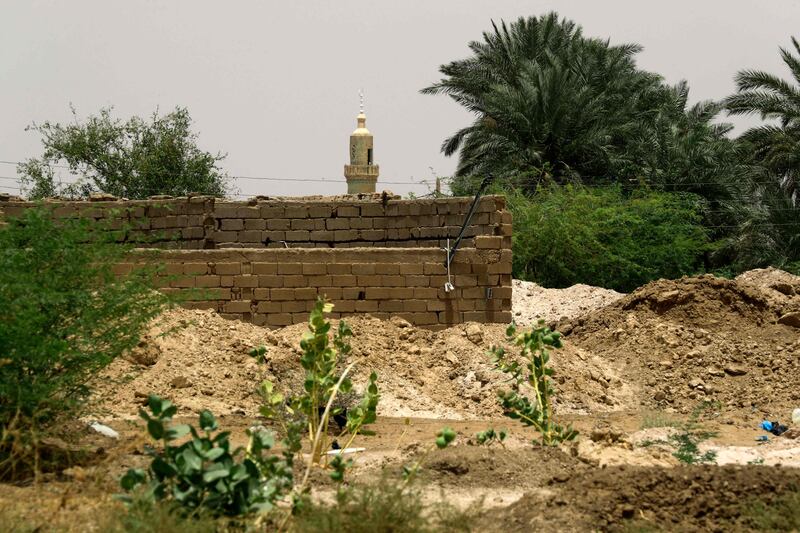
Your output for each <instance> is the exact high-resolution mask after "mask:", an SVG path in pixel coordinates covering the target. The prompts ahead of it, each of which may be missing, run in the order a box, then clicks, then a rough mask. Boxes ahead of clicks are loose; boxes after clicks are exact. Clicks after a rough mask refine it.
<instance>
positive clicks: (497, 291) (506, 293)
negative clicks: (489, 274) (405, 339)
mask: <svg viewBox="0 0 800 533" xmlns="http://www.w3.org/2000/svg"><path fill="white" fill-rule="evenodd" d="M511 292H512V289H511V287H494V288H493V289H492V298H497V299H500V300H502V299H507V298H511Z"/></svg>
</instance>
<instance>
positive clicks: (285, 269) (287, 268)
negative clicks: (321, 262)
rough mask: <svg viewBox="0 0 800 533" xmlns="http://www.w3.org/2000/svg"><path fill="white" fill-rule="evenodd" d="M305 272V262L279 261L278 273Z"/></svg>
mask: <svg viewBox="0 0 800 533" xmlns="http://www.w3.org/2000/svg"><path fill="white" fill-rule="evenodd" d="M302 273H303V264H302V263H279V264H278V274H281V275H284V274H302Z"/></svg>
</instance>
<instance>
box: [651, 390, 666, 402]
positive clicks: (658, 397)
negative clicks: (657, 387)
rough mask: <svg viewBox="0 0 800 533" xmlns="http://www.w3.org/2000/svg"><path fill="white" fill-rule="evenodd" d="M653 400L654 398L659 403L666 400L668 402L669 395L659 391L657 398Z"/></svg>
mask: <svg viewBox="0 0 800 533" xmlns="http://www.w3.org/2000/svg"><path fill="white" fill-rule="evenodd" d="M653 398H654V399H655V401H657V402H663V401H664V400H666V399H667V395H666V394H664V391H658V392H657V393H656V394H655V396H653Z"/></svg>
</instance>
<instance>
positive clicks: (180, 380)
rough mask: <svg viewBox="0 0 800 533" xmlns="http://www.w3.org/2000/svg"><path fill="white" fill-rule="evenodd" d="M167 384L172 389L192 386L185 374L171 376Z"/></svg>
mask: <svg viewBox="0 0 800 533" xmlns="http://www.w3.org/2000/svg"><path fill="white" fill-rule="evenodd" d="M169 384H170V385H171V386H172V388H173V389H185V388H188V387H191V386H192V384H191V382H190V381H189V378H187V377H186V376H175V377H174V378H172V381H170V382H169Z"/></svg>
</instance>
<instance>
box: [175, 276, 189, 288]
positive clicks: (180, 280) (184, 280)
mask: <svg viewBox="0 0 800 533" xmlns="http://www.w3.org/2000/svg"><path fill="white" fill-rule="evenodd" d="M169 286H170V287H183V288H188V287H194V276H176V277H175V278H173V279H171V280H170V282H169Z"/></svg>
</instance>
